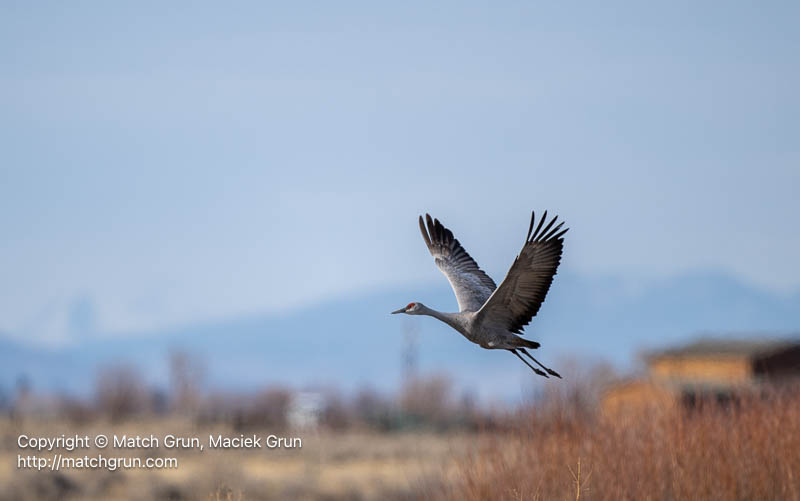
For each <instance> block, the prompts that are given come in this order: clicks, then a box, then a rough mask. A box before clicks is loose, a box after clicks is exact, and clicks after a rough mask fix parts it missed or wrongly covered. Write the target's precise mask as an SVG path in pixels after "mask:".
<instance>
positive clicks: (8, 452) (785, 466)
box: [0, 392, 800, 500]
mask: <svg viewBox="0 0 800 501" xmlns="http://www.w3.org/2000/svg"><path fill="white" fill-rule="evenodd" d="M559 395H560V396H559ZM797 395H798V394H797V393H796V392H795V393H788V392H774V393H771V394H769V395H764V394H759V395H757V396H750V397H742V398H741V399H739V400H737V401H733V402H727V403H726V404H725V405H720V404H718V403H715V402H702V401H701V402H699V403H698V405H697V406H695V407H694V408H690V409H687V408H683V407H680V406H679V407H677V408H676V407H670V408H668V409H665V408H657V407H651V408H649V409H642V410H640V411H638V412H628V413H624V414H619V415H616V416H613V417H612V416H604V415H601V414H598V413H597V412H595V411H594V410H592V408H591V407H587V406H586V405H585V401H581V400H580V399H571V398H570V397H569V396H568V394H554V395H551V396H549V397H548V398H545V399H538V400H537V401H536V405H531V406H530V407H529V408H527V409H522V410H520V411H518V412H517V413H515V414H513V415H506V416H505V417H503V418H498V419H497V420H495V421H494V423H493V426H492V427H491V428H486V429H484V430H483V431H480V430H478V431H475V430H473V431H466V430H462V431H448V432H441V431H440V432H437V431H433V430H429V431H422V430H417V431H393V432H379V431H375V430H370V429H368V428H363V427H352V426H350V427H347V426H346V427H343V428H340V429H335V430H334V429H330V428H326V427H321V428H319V429H315V430H307V431H298V432H291V431H283V432H280V434H282V435H284V436H299V437H301V438H302V440H303V447H302V449H285V450H265V449H258V450H243V451H242V450H231V451H220V450H208V449H206V450H205V451H203V452H199V451H196V450H188V451H180V450H179V451H172V450H166V449H164V448H163V447H162V448H159V449H156V450H144V449H142V450H133V451H122V452H121V453H120V455H128V456H139V457H146V456H148V455H149V456H154V457H157V456H161V457H166V456H175V457H177V458H178V460H179V466H178V468H176V469H161V470H145V469H122V470H118V471H106V470H103V469H94V470H69V471H59V472H51V471H34V470H31V469H20V468H18V467H17V456H18V454H34V452H30V451H21V450H20V449H19V448H18V446H17V437H18V436H19V435H20V434H23V433H24V434H27V435H29V436H51V437H52V436H59V435H60V434H62V433H64V434H66V435H74V434H76V433H77V434H89V435H90V436H93V435H95V434H97V433H104V434H107V435H109V436H111V435H113V434H117V435H122V434H128V435H135V434H140V435H146V434H150V433H152V434H154V435H156V436H163V435H165V434H168V433H171V434H175V435H181V436H198V437H204V441H205V440H207V437H208V435H209V434H220V433H221V434H224V435H232V436H236V435H238V434H239V432H240V431H241V432H242V433H244V434H246V435H247V434H251V433H256V434H258V435H261V436H265V435H268V434H270V433H272V432H274V431H275V430H273V429H270V428H269V427H260V428H259V427H251V428H249V429H246V430H237V429H236V428H234V427H232V426H230V425H227V424H218V425H199V424H197V422H196V421H193V420H190V419H185V418H183V419H179V418H175V417H163V418H137V419H129V420H123V421H122V422H121V423H116V424H112V422H111V421H108V420H106V419H102V418H97V419H93V420H91V421H89V422H86V423H83V424H79V423H75V422H72V423H68V422H67V421H66V420H64V419H61V420H58V419H56V420H53V419H26V420H19V419H11V418H3V419H2V421H0V499H2V500H6V499H8V500H34V499H36V500H39V499H43V500H56V499H59V500H61V499H64V500H101V499H123V500H124V499H137V500H146V499H170V500H184V499H186V500H191V499H198V500H208V499H211V500H218V499H223V500H261V499H309V500H311V499H354V500H362V499H364V500H366V499H381V500H383V499H390V500H391V499H442V500H549V499H557V500H562V499H575V500H581V499H584V500H625V499H630V500H647V499H653V500H655V499H669V500H683V499H720V500H722V499H725V500H728V499H742V500H745V499H747V500H751V499H759V500H764V499H776V500H778V499H780V500H793V499H794V500H800V398H798V396H797ZM98 452H104V453H106V454H111V452H110V449H105V450H104V451H98V450H96V449H91V450H89V451H81V452H80V453H73V454H72V455H84V454H90V455H92V454H96V453H98Z"/></svg>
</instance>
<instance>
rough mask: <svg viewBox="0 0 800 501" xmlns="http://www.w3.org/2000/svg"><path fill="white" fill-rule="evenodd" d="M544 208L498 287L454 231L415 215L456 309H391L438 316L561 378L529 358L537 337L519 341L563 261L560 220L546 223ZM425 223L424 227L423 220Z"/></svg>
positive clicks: (490, 346) (418, 305)
mask: <svg viewBox="0 0 800 501" xmlns="http://www.w3.org/2000/svg"><path fill="white" fill-rule="evenodd" d="M546 219H547V211H545V212H544V215H543V216H542V219H540V220H539V224H538V225H537V226H536V230H535V231H534V229H533V226H534V223H535V222H536V215H535V213H533V212H531V225H530V227H529V228H528V236H527V237H525V244H524V245H523V246H522V250H521V251H520V253H519V255H518V256H517V258H516V259H515V260H514V264H512V265H511V269H510V270H508V274H507V275H506V278H505V280H503V282H502V283H501V284H500V287H497V286H496V285H495V283H494V280H492V279H491V278H490V277H489V275H487V274H486V273H485V272H484V271H483V270H481V269H480V267H479V266H478V263H476V262H475V260H474V259H472V257H470V255H469V254H467V251H466V250H464V248H463V247H462V246H461V244H460V243H459V242H458V240H456V239H455V237H453V232H451V231H450V230H448V229H447V228H445V227H444V226H443V225H442V223H440V222H439V220H438V219H432V218H431V216H430V215H429V214H425V221H423V219H422V216H420V217H419V229H420V231H421V232H422V238H423V239H425V244H426V245H427V246H428V250H429V251H430V253H431V255H432V256H433V259H434V262H435V263H436V266H438V267H439V269H440V270H441V271H442V273H444V276H445V277H447V280H448V281H449V282H450V286H451V287H452V288H453V292H454V293H455V295H456V300H457V301H458V308H459V310H460V311H459V312H458V313H443V312H440V311H436V310H434V309H431V308H428V307H427V306H425V305H424V304H422V303H420V302H414V303H409V304H408V305H407V306H406V307H404V308H400V309H399V310H396V311H393V312H392V313H393V314H394V313H405V314H407V315H428V316H431V317H434V318H438V319H439V320H441V321H442V322H444V323H446V324H447V325H449V326H450V327H452V328H454V329H455V330H457V331H458V332H460V333H461V334H463V335H464V337H466V338H467V339H468V340H470V341H472V342H473V343H475V344H477V345H480V346H481V347H482V348H486V349H487V350H508V351H510V352H511V353H513V354H514V355H516V356H517V358H519V359H520V360H522V361H523V362H524V363H525V365H527V366H528V367H530V368H531V369H533V372H535V373H536V374H538V375H540V376H544V377H549V376H548V374H550V375H551V376H556V377H558V378H560V377H561V376H560V375H559V374H558V373H557V372H556V371H554V370H552V369H549V368H547V367H545V366H544V365H542V363H541V362H539V361H538V360H536V359H535V358H533V356H532V355H531V354H530V353H528V350H526V348H531V349H535V348H538V347H539V343H537V342H536V341H529V340H527V339H523V338H522V337H521V336H520V334H522V330H523V328H524V327H525V326H526V325H528V323H530V321H531V319H532V318H533V317H534V316H536V313H538V311H539V308H540V307H541V305H542V303H543V302H544V298H545V296H546V295H547V291H548V290H549V289H550V284H551V283H553V277H554V276H555V274H556V270H557V269H558V264H559V262H560V261H561V251H562V248H563V247H564V238H563V236H564V233H566V232H567V229H563V230H561V226H563V225H564V223H563V222H561V223H559V224H558V225H557V226H556V227H553V224H555V222H556V220H557V219H558V216H556V217H554V218H553V219H552V220H551V221H550V222H549V223H548V224H547V226H544V228H542V226H543V225H544V223H545V220H546ZM426 222H427V228H426V225H425V223H426ZM520 352H522V354H523V355H526V356H527V357H528V358H530V359H531V360H533V362H534V363H536V365H538V366H539V367H541V368H542V369H544V371H545V372H542V371H541V370H539V369H537V368H536V367H534V366H532V365H531V364H529V363H528V361H527V360H525V358H523V357H522V355H520Z"/></svg>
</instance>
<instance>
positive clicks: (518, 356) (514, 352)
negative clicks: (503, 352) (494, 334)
mask: <svg viewBox="0 0 800 501" xmlns="http://www.w3.org/2000/svg"><path fill="white" fill-rule="evenodd" d="M520 349H522V348H520ZM508 351H510V352H511V353H513V354H514V355H516V356H517V358H519V359H520V360H522V362H523V363H524V364H525V365H527V366H528V367H530V368H531V369H533V372H535V373H536V374H538V375H540V376H543V377H550V376H548V375H547V374H545V373H544V372H542V371H540V370H539V369H537V368H536V367H534V366H532V365H531V364H529V363H528V361H527V360H525V359H524V358H522V357H521V356H520V354H519V353H517V350H508ZM529 356H530V355H529ZM537 363H538V362H537ZM539 365H542V364H539ZM559 377H561V376H559Z"/></svg>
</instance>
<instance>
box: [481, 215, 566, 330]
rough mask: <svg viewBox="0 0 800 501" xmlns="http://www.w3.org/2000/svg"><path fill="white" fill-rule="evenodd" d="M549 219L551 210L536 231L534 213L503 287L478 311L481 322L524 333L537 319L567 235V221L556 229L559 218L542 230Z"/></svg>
mask: <svg viewBox="0 0 800 501" xmlns="http://www.w3.org/2000/svg"><path fill="white" fill-rule="evenodd" d="M546 219H547V211H545V213H544V216H542V219H541V220H540V221H539V224H538V225H537V227H536V231H533V225H534V223H535V222H536V216H535V214H533V213H531V226H530V228H529V229H528V236H527V237H525V245H524V246H523V247H522V250H521V251H520V253H519V255H518V256H517V259H515V260H514V264H512V265H511V269H510V270H508V275H506V278H505V279H504V280H503V282H502V283H501V284H500V287H498V288H497V290H496V291H494V294H492V296H491V297H490V298H489V299H488V300H487V301H486V304H484V305H483V307H482V308H481V309H480V310H479V311H478V313H477V315H476V321H477V322H481V323H482V322H491V323H492V324H493V325H497V326H502V327H504V328H506V329H508V330H509V331H510V332H515V333H517V334H521V333H522V328H523V327H525V326H526V325H528V323H529V322H530V321H531V319H532V318H533V317H534V316H536V313H538V311H539V307H540V306H541V305H542V303H543V302H544V297H545V296H546V295H547V291H548V290H549V289H550V284H551V283H553V277H554V276H555V274H556V270H557V269H558V264H559V263H560V262H561V251H562V249H563V247H564V238H563V236H564V233H566V232H567V230H566V229H565V230H561V231H559V230H560V229H561V226H562V225H563V224H564V223H563V222H561V223H560V224H559V225H558V226H556V227H555V228H552V227H553V224H554V223H555V222H556V219H558V216H556V217H554V218H553V220H552V221H550V223H549V224H548V225H547V226H546V227H545V228H544V229H542V225H543V224H544V222H545V220H546ZM551 228H552V229H551ZM531 233H533V234H531Z"/></svg>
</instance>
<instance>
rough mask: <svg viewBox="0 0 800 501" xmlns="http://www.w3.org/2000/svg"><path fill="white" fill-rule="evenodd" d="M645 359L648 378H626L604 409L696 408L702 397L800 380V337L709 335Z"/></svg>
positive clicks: (718, 397) (722, 399)
mask: <svg viewBox="0 0 800 501" xmlns="http://www.w3.org/2000/svg"><path fill="white" fill-rule="evenodd" d="M645 360H646V362H647V374H646V376H645V377H643V378H641V379H635V380H629V381H625V382H621V383H619V384H617V385H615V386H614V387H612V388H611V389H609V390H608V391H607V392H606V393H605V394H604V395H603V399H602V408H603V411H604V412H606V413H609V414H615V413H618V412H620V411H624V410H627V409H630V408H636V409H642V408H646V407H651V406H652V407H657V408H664V407H675V406H677V405H679V404H680V405H685V406H692V405H694V403H695V402H696V401H697V399H698V398H704V399H706V398H712V399H716V400H717V401H719V402H727V401H730V400H731V399H732V398H734V397H735V396H736V394H737V393H738V392H742V391H746V390H748V389H757V388H759V387H761V386H763V384H764V383H767V382H771V383H781V382H788V381H792V380H800V340H788V341H787V340H780V341H776V340H770V341H765V340H758V341H755V340H723V339H705V340H700V341H696V342H694V343H691V344H688V345H686V346H682V347H679V348H674V349H668V350H663V351H659V352H654V353H651V354H649V355H648V356H647V357H646V358H645Z"/></svg>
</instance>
